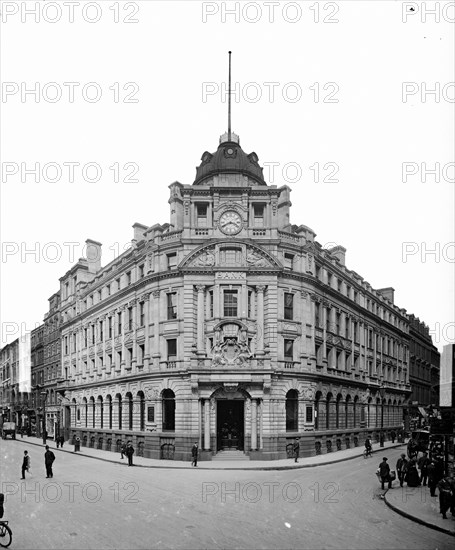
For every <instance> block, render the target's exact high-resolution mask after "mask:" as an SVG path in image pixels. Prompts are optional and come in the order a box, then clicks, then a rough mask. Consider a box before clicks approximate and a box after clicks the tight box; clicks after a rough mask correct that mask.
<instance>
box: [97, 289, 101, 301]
mask: <svg viewBox="0 0 455 550" xmlns="http://www.w3.org/2000/svg"><path fill="white" fill-rule="evenodd" d="M98 302H101V290H98Z"/></svg>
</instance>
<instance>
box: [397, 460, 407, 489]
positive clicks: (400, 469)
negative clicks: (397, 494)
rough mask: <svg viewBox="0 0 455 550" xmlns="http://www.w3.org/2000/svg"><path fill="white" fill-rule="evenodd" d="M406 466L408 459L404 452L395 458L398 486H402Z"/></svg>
mask: <svg viewBox="0 0 455 550" xmlns="http://www.w3.org/2000/svg"><path fill="white" fill-rule="evenodd" d="M407 467H408V461H407V459H406V455H405V454H404V453H402V454H401V456H400V458H399V459H398V460H397V475H398V479H399V481H400V487H403V482H404V476H405V475H406V468H407Z"/></svg>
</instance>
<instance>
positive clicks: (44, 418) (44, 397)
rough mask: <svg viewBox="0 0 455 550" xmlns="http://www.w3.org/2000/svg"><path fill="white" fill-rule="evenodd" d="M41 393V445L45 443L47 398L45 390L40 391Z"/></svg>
mask: <svg viewBox="0 0 455 550" xmlns="http://www.w3.org/2000/svg"><path fill="white" fill-rule="evenodd" d="M41 395H42V396H43V445H46V399H47V392H45V391H42V392H41Z"/></svg>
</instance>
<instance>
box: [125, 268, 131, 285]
mask: <svg viewBox="0 0 455 550" xmlns="http://www.w3.org/2000/svg"><path fill="white" fill-rule="evenodd" d="M130 284H131V271H127V273H126V286H129V285H130Z"/></svg>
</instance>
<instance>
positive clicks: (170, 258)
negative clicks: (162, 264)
mask: <svg viewBox="0 0 455 550" xmlns="http://www.w3.org/2000/svg"><path fill="white" fill-rule="evenodd" d="M176 267H177V253H176V252H172V253H171V254H168V255H167V268H168V269H175V268H176Z"/></svg>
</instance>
